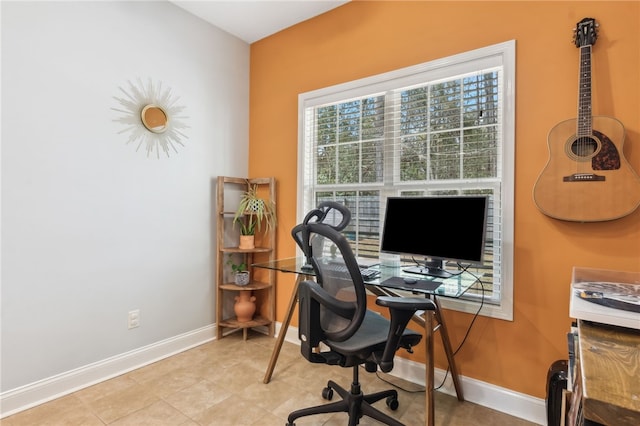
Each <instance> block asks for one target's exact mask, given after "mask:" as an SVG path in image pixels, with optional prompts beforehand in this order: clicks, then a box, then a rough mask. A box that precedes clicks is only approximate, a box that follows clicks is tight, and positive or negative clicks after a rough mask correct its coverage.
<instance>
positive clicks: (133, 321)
mask: <svg viewBox="0 0 640 426" xmlns="http://www.w3.org/2000/svg"><path fill="white" fill-rule="evenodd" d="M136 327H140V309H136V310H133V311H129V330H131V329H132V328H136Z"/></svg>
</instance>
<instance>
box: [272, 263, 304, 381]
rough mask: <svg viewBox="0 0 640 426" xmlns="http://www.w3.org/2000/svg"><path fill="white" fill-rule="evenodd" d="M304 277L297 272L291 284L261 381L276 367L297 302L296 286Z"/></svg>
mask: <svg viewBox="0 0 640 426" xmlns="http://www.w3.org/2000/svg"><path fill="white" fill-rule="evenodd" d="M304 277H306V275H304V276H303V275H300V274H298V277H297V278H296V282H295V284H294V285H293V293H291V299H289V307H288V308H287V312H286V313H285V316H284V321H283V322H282V327H280V333H278V338H277V339H276V345H275V346H274V347H273V352H272V353H271V359H270V360H269V366H268V367H267V373H266V374H265V375H264V379H263V380H262V382H263V383H269V382H270V381H271V376H272V375H273V369H274V368H275V367H276V362H277V361H278V356H280V350H281V349H282V343H283V342H284V338H285V336H286V334H287V330H288V329H289V324H290V323H291V317H293V311H294V310H295V309H296V304H297V303H298V286H299V285H300V282H301V281H302V279H303V278H304Z"/></svg>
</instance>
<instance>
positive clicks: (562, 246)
mask: <svg viewBox="0 0 640 426" xmlns="http://www.w3.org/2000/svg"><path fill="white" fill-rule="evenodd" d="M584 17H593V18H596V20H597V21H598V22H599V23H600V33H599V38H598V40H597V42H596V45H595V47H594V50H593V60H594V63H593V109H594V114H595V115H609V116H613V117H616V118H618V119H619V120H620V121H622V123H624V125H625V127H626V131H627V138H626V143H625V150H624V153H625V157H626V158H627V160H628V161H629V162H630V164H631V167H632V168H633V169H634V170H635V171H636V172H639V171H640V3H639V2H637V1H636V2H629V1H628V2H610V1H602V2H591V1H588V2H584V1H582V2H391V1H389V2H359V1H358V2H352V3H349V4H346V5H344V6H342V7H339V8H337V9H334V10H332V11H330V12H328V13H325V14H323V15H321V16H319V17H317V18H314V19H311V20H309V21H306V22H303V23H301V24H299V25H296V26H294V27H291V28H289V29H287V30H285V31H282V32H280V33H277V34H275V35H273V36H271V37H268V38H266V39H263V40H261V41H259V42H256V43H254V44H252V45H251V89H250V96H251V101H250V163H249V165H250V174H251V175H252V176H275V177H276V179H277V181H278V191H279V192H278V215H279V226H280V228H279V231H278V256H279V257H290V256H293V255H294V254H295V246H294V243H293V240H292V239H291V237H290V234H289V231H290V229H291V228H292V227H293V226H294V225H295V223H296V178H297V170H296V160H297V143H298V142H297V125H298V117H297V107H298V105H297V100H298V94H299V93H303V92H306V91H310V90H315V89H319V88H322V87H326V86H330V85H334V84H338V83H343V82H346V81H350V80H354V79H359V78H362V77H367V76H370V75H374V74H378V73H383V72H386V71H391V70H394V69H397V68H402V67H406V66H410V65H414V64H418V63H421V62H426V61H430V60H433V59H438V58H442V57H445V56H449V55H452V54H456V53H460V52H464V51H468V50H472V49H476V48H479V47H483V46H487V45H491V44H495V43H500V42H503V41H506V40H511V39H515V40H516V55H517V56H516V57H517V63H516V69H517V76H516V78H517V87H516V167H515V174H516V176H515V189H516V197H515V213H516V217H515V247H514V249H515V250H514V251H515V265H514V279H515V283H514V321H513V322H510V321H503V320H495V319H488V318H485V317H481V318H479V320H478V321H476V324H475V326H474V328H473V331H472V333H471V335H470V337H469V339H468V341H467V342H466V344H465V346H464V348H463V349H462V350H461V351H460V353H459V354H458V355H457V360H458V362H459V368H460V370H461V373H462V374H463V375H464V376H467V377H473V378H475V379H479V380H482V381H485V382H489V383H493V384H495V385H498V386H503V387H506V388H509V389H512V390H515V391H519V392H523V393H525V394H528V395H533V396H536V397H540V398H544V396H545V381H546V374H547V369H548V368H549V365H550V364H551V362H553V361H554V360H556V359H560V358H566V356H567V350H566V343H565V342H566V338H565V334H566V332H567V330H568V328H569V326H570V323H571V320H570V318H569V285H570V278H571V270H572V267H573V266H574V265H578V266H589V267H596V268H606V269H619V270H629V271H640V209H639V210H637V211H636V212H634V213H633V214H631V215H628V216H626V217H624V218H622V219H619V220H616V221H612V222H600V223H588V224H579V223H570V222H561V221H556V220H553V219H550V218H548V217H546V216H544V215H542V214H541V213H540V212H539V211H538V210H537V208H536V207H535V205H534V203H533V200H532V195H531V193H532V189H533V186H534V183H535V181H536V179H537V177H538V174H539V173H540V171H541V170H542V168H543V167H544V165H545V163H546V161H547V159H548V151H547V143H546V139H547V133H548V131H549V130H550V129H551V127H553V126H554V125H555V124H556V123H558V122H559V121H561V120H564V119H567V118H573V117H575V114H576V108H577V103H576V100H577V90H578V83H577V67H578V53H579V50H578V49H577V48H576V47H575V45H573V43H572V29H573V28H574V27H575V24H576V23H577V22H578V21H580V20H581V19H582V18H584ZM292 285H293V276H292V275H290V274H289V275H287V274H280V275H279V276H278V286H277V319H278V320H279V321H281V320H282V319H283V317H284V312H285V309H286V307H287V303H288V301H289V297H290V293H291V288H292ZM444 315H445V316H446V319H447V321H448V323H449V328H450V334H451V337H452V340H453V343H454V346H457V344H458V343H459V342H460V341H461V339H462V338H463V336H464V332H465V330H466V328H467V326H468V325H469V321H470V319H471V316H470V315H467V314H463V313H458V312H453V311H445V313H444ZM414 358H415V359H417V360H424V356H423V354H418V355H417V358H416V355H414ZM443 359H444V356H443V353H442V350H441V347H437V359H436V365H438V366H439V367H441V368H444V365H445V364H444V363H443Z"/></svg>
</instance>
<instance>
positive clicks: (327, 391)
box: [322, 387, 333, 401]
mask: <svg viewBox="0 0 640 426" xmlns="http://www.w3.org/2000/svg"><path fill="white" fill-rule="evenodd" d="M322 397H323V398H324V399H326V400H327V401H331V399H332V398H333V389H331V388H329V387H326V388H324V389H322Z"/></svg>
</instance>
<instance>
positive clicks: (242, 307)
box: [233, 290, 256, 322]
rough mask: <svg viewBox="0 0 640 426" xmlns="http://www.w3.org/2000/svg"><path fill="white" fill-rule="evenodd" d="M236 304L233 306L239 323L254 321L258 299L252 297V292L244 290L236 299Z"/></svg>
mask: <svg viewBox="0 0 640 426" xmlns="http://www.w3.org/2000/svg"><path fill="white" fill-rule="evenodd" d="M235 300H236V303H235V305H233V311H234V312H235V314H236V319H237V320H238V322H248V321H251V320H252V319H253V314H254V313H255V312H256V303H255V302H256V297H255V296H252V295H251V290H242V291H240V293H239V294H238V295H237V296H236V297H235Z"/></svg>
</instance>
